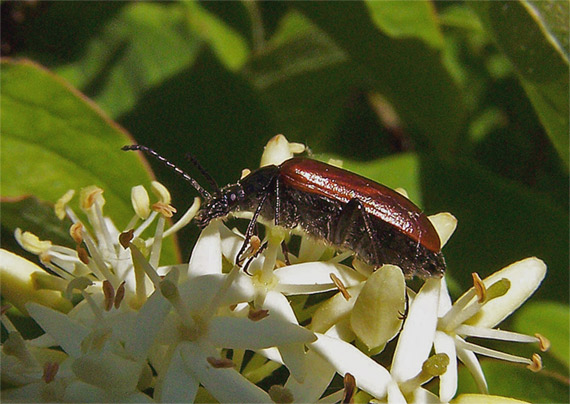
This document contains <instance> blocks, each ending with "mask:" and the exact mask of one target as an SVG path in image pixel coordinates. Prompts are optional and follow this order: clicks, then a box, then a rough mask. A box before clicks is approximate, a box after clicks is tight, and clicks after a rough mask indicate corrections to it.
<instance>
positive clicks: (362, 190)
mask: <svg viewBox="0 0 570 404" xmlns="http://www.w3.org/2000/svg"><path fill="white" fill-rule="evenodd" d="M123 150H140V151H143V152H145V153H147V154H149V155H150V156H152V157H154V158H157V159H158V160H160V161H162V162H163V163H164V164H166V165H167V166H169V167H171V168H172V169H174V170H175V171H176V172H177V173H178V174H180V175H181V176H182V177H184V178H185V179H186V180H187V181H188V182H190V184H191V185H192V186H193V187H194V188H195V189H196V190H197V191H198V192H199V193H200V195H202V197H203V198H204V203H203V204H202V206H201V208H200V210H199V211H198V213H197V214H196V217H195V218H194V220H195V222H196V223H197V225H198V227H200V228H201V229H203V228H204V227H206V226H207V225H208V224H209V223H210V222H211V221H212V220H214V219H217V218H225V217H227V216H228V215H229V214H231V213H234V212H240V211H246V212H252V213H253V217H252V219H251V220H250V222H249V225H248V227H247V230H246V233H245V241H244V244H243V246H242V248H241V250H240V252H239V254H238V259H237V260H238V262H240V261H241V258H240V257H241V256H242V254H243V253H244V251H245V249H246V247H247V245H248V243H249V241H250V239H251V237H252V236H253V234H254V231H255V225H256V223H257V221H258V220H259V219H260V218H262V219H264V220H266V221H271V222H273V223H274V224H275V225H277V226H281V227H284V228H287V229H293V228H296V227H300V228H301V229H302V230H303V231H304V232H305V233H307V234H308V235H310V236H313V237H315V238H317V239H321V240H323V241H325V242H327V243H328V244H330V245H332V246H334V247H337V248H339V249H342V250H350V251H352V252H354V253H355V255H356V256H357V257H358V258H359V259H360V260H362V261H364V262H365V263H367V264H369V265H371V266H373V267H375V268H378V267H380V266H382V265H383V264H394V265H398V266H399V267H400V268H401V269H402V271H403V272H404V275H406V277H413V276H419V277H421V278H430V277H441V276H443V274H444V272H445V268H446V265H445V259H444V257H443V255H442V253H441V241H440V239H439V236H438V234H437V231H436V230H435V228H434V226H433V225H432V223H431V222H430V220H429V219H428V217H427V216H426V215H425V214H424V213H423V212H422V211H421V210H420V209H419V208H418V207H417V206H416V205H414V203H412V202H411V201H410V200H409V199H407V198H406V197H404V196H403V195H401V194H399V193H398V192H396V191H394V190H392V189H390V188H388V187H386V186H384V185H381V184H379V183H377V182H374V181H372V180H370V179H367V178H365V177H362V176H360V175H358V174H355V173H352V172H350V171H347V170H344V169H341V168H337V167H334V166H331V165H329V164H326V163H323V162H320V161H317V160H312V159H309V158H305V157H294V158H291V159H289V160H286V161H284V162H283V163H282V164H280V165H278V166H276V165H269V166H265V167H261V168H259V169H257V170H255V171H253V172H251V173H250V174H248V175H247V176H245V177H244V178H242V179H240V180H239V181H237V182H236V183H235V184H229V185H226V186H224V187H222V188H220V187H218V186H217V184H216V182H215V181H214V179H213V178H212V177H210V176H209V174H207V172H206V171H205V170H204V169H203V168H202V167H201V166H200V165H199V164H198V162H197V161H196V160H195V159H192V162H193V163H194V164H195V165H196V166H197V167H198V169H199V170H200V171H201V172H202V174H204V176H205V177H206V179H207V180H208V181H209V182H210V183H211V184H212V185H213V187H214V192H213V193H210V192H208V191H206V190H205V189H204V188H203V187H202V186H201V185H200V184H199V183H198V182H197V181H196V180H195V179H193V178H192V177H190V176H189V175H188V174H186V173H185V172H184V171H182V170H181V169H180V168H178V167H176V166H175V165H174V164H172V163H171V162H169V161H168V160H166V159H165V158H164V157H162V156H160V155H159V154H158V153H157V152H155V151H154V150H152V149H150V148H148V147H146V146H142V145H130V146H124V147H123Z"/></svg>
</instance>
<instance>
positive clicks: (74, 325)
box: [26, 303, 89, 357]
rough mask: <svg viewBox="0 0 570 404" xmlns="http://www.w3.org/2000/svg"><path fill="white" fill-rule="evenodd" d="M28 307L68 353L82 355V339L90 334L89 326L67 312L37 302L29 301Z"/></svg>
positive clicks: (38, 321) (46, 330)
mask: <svg viewBox="0 0 570 404" xmlns="http://www.w3.org/2000/svg"><path fill="white" fill-rule="evenodd" d="M26 308H27V309H28V312H29V313H30V315H31V316H32V318H33V319H34V320H35V321H36V322H37V323H38V324H39V325H40V327H42V329H43V330H44V331H45V332H46V333H48V334H49V335H51V336H52V337H53V338H54V339H55V340H56V341H57V344H58V345H59V346H60V347H61V348H62V349H63V350H64V351H65V352H66V353H67V354H68V355H70V356H73V357H79V356H80V355H81V341H83V339H84V338H85V337H87V335H89V330H88V329H87V328H85V327H84V326H82V325H81V324H79V323H78V322H75V321H73V320H72V319H70V318H69V317H68V316H66V315H65V314H62V313H60V312H59V311H55V310H52V309H50V308H47V307H44V306H41V305H39V304H37V303H28V304H27V305H26Z"/></svg>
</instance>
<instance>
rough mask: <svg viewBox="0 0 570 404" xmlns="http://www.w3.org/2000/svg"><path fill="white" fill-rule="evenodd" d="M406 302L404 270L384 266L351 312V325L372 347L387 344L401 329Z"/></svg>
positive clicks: (372, 278)
mask: <svg viewBox="0 0 570 404" xmlns="http://www.w3.org/2000/svg"><path fill="white" fill-rule="evenodd" d="M405 305H406V281H405V279H404V274H403V273H402V270H401V269H400V268H399V267H397V266H395V265H384V266H383V267H382V268H380V269H378V270H377V271H376V272H374V273H373V274H372V275H370V277H369V278H368V280H367V281H366V283H365V284H364V287H363V288H362V291H361V292H360V294H359V295H358V298H357V299H356V302H355V304H354V308H353V309H352V312H351V314H350V325H351V326H352V329H353V330H354V333H355V334H356V335H357V336H358V338H359V339H360V340H361V341H362V342H363V343H364V344H365V345H366V346H367V347H368V349H373V348H377V347H380V346H383V345H385V344H386V343H387V342H388V341H390V340H391V339H392V338H394V336H395V335H396V334H397V333H398V332H399V331H400V328H401V326H402V318H401V315H402V314H403V313H404V311H405Z"/></svg>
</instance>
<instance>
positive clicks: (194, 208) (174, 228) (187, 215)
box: [162, 197, 200, 238]
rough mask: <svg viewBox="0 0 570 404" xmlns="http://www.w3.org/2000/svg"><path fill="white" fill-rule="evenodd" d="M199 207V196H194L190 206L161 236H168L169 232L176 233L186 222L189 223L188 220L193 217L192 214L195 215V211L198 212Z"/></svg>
mask: <svg viewBox="0 0 570 404" xmlns="http://www.w3.org/2000/svg"><path fill="white" fill-rule="evenodd" d="M199 209H200V198H198V197H196V198H194V203H192V206H190V208H188V210H187V211H186V213H184V215H183V216H182V217H181V218H180V220H178V221H177V222H176V223H174V224H173V225H172V226H171V227H170V228H169V229H168V230H166V231H165V232H164V235H163V236H162V237H163V238H165V237H168V236H170V235H171V234H173V233H176V232H177V231H178V230H180V229H181V228H183V227H184V226H186V225H187V224H188V223H190V221H191V220H192V219H193V218H194V216H196V213H198V210H199Z"/></svg>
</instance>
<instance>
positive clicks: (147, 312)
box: [126, 291, 172, 359]
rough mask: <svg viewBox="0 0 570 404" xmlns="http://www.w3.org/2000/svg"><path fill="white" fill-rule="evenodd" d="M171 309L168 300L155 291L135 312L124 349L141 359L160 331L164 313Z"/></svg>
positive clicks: (164, 317)
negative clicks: (133, 322)
mask: <svg viewBox="0 0 570 404" xmlns="http://www.w3.org/2000/svg"><path fill="white" fill-rule="evenodd" d="M171 309H172V306H171V305H170V302H168V300H166V299H165V298H164V296H162V294H161V293H160V291H155V292H154V293H153V294H152V295H151V296H150V297H149V298H148V299H147V301H146V302H145V304H144V305H143V306H142V307H141V308H140V310H139V312H138V313H137V316H136V320H135V326H134V327H133V328H132V329H131V335H130V338H128V339H127V341H126V349H127V351H129V353H131V354H132V355H133V356H134V357H135V358H136V359H143V358H144V357H145V356H146V354H147V352H148V350H149V349H150V347H151V346H152V344H153V342H154V340H155V339H156V336H157V335H158V333H159V332H160V331H161V328H162V324H163V322H164V320H165V319H166V315H167V314H168V312H169V311H170V310H171Z"/></svg>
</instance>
